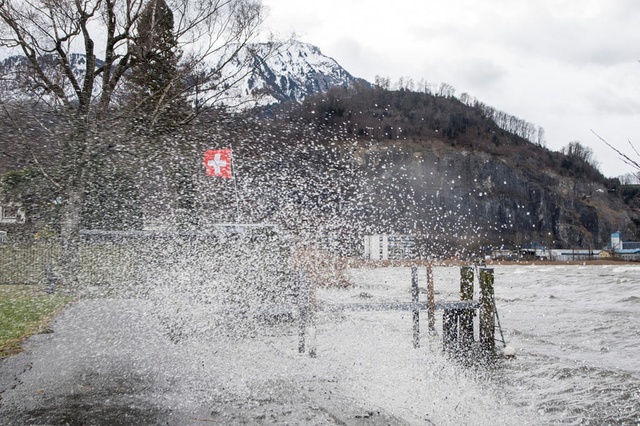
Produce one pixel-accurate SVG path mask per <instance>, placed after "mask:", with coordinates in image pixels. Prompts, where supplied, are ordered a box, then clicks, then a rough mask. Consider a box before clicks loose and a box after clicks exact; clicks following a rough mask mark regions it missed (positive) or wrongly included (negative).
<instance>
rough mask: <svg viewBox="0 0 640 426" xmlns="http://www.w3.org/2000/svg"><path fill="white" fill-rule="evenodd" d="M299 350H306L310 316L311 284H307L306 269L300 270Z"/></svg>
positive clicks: (301, 351)
mask: <svg viewBox="0 0 640 426" xmlns="http://www.w3.org/2000/svg"><path fill="white" fill-rule="evenodd" d="M298 311H299V312H300V317H299V318H298V321H299V322H298V352H299V353H301V354H303V353H304V351H305V334H306V330H307V322H308V318H309V286H308V284H307V274H306V272H305V270H304V269H301V270H299V271H298Z"/></svg>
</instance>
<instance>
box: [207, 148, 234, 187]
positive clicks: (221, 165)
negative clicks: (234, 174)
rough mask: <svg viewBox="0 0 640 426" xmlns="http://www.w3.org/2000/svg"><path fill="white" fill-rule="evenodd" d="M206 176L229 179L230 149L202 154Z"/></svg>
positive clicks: (211, 150) (212, 150)
mask: <svg viewBox="0 0 640 426" xmlns="http://www.w3.org/2000/svg"><path fill="white" fill-rule="evenodd" d="M204 166H205V168H206V171H207V176H216V177H223V178H227V179H231V149H229V148H225V149H210V150H208V151H205V152H204Z"/></svg>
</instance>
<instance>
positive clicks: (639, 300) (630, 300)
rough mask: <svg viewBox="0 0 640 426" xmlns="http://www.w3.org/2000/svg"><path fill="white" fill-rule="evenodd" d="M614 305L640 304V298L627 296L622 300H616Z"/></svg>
mask: <svg viewBox="0 0 640 426" xmlns="http://www.w3.org/2000/svg"><path fill="white" fill-rule="evenodd" d="M616 303H640V297H638V296H629V297H625V298H624V299H620V300H618V301H617V302H616Z"/></svg>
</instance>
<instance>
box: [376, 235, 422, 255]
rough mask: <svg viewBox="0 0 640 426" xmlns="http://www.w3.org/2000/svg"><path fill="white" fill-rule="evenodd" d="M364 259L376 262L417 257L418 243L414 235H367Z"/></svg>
mask: <svg viewBox="0 0 640 426" xmlns="http://www.w3.org/2000/svg"><path fill="white" fill-rule="evenodd" d="M364 257H365V258H366V259H374V260H402V259H414V258H415V257H416V241H415V238H414V237H413V236H412V235H404V234H402V235H387V234H378V235H365V237H364Z"/></svg>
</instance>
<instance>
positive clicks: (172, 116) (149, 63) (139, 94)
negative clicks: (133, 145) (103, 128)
mask: <svg viewBox="0 0 640 426" xmlns="http://www.w3.org/2000/svg"><path fill="white" fill-rule="evenodd" d="M173 26H174V21H173V13H172V12H171V9H170V8H169V7H168V5H167V3H166V2H165V0H150V1H149V2H148V3H147V5H146V6H145V8H144V10H143V11H142V13H141V16H140V19H139V21H138V25H137V36H136V37H135V38H134V46H133V49H132V62H133V66H132V67H131V73H130V75H129V78H128V81H129V85H130V91H129V95H130V99H129V106H130V108H131V110H132V112H133V114H131V116H132V117H133V118H134V120H135V124H136V126H137V128H138V130H140V131H143V132H144V133H152V134H153V133H166V132H170V131H171V130H173V129H175V127H176V125H178V124H179V123H180V122H181V121H182V120H183V119H184V118H185V117H186V115H187V112H188V103H187V100H186V98H185V83H184V76H183V75H182V73H181V72H180V69H179V67H178V61H179V59H180V51H179V49H178V42H177V40H176V37H175V34H174V31H173Z"/></svg>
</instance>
